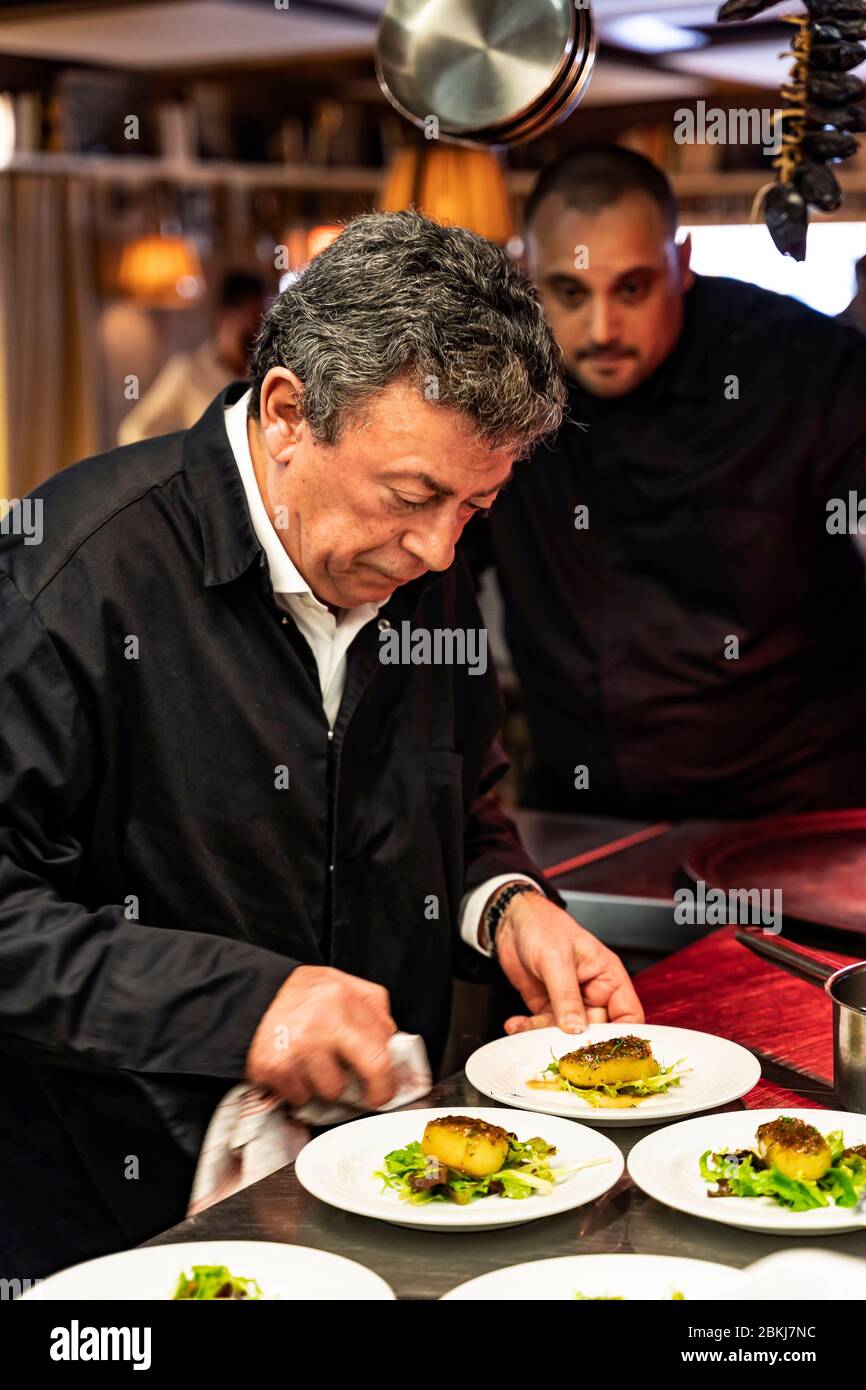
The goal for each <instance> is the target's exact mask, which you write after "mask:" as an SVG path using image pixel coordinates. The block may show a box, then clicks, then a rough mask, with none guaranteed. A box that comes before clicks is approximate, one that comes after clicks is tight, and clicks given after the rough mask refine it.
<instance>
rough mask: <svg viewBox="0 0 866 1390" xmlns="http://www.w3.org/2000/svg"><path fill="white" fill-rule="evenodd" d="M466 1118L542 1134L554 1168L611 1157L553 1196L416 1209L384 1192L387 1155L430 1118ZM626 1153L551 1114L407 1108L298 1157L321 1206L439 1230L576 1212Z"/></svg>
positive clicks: (371, 1119)
mask: <svg viewBox="0 0 866 1390" xmlns="http://www.w3.org/2000/svg"><path fill="white" fill-rule="evenodd" d="M454 1114H459V1115H468V1116H470V1117H471V1118H472V1119H479V1120H486V1121H487V1122H488V1124H492V1125H501V1126H502V1128H503V1129H507V1130H510V1131H511V1132H512V1133H514V1134H516V1135H517V1137H518V1139H520V1140H523V1141H525V1140H527V1139H533V1138H535V1137H536V1136H539V1137H541V1138H542V1139H546V1140H547V1141H548V1142H549V1143H551V1144H555V1145H556V1148H557V1150H558V1153H557V1155H556V1158H555V1159H554V1164H562V1165H568V1164H571V1163H583V1162H587V1161H589V1160H593V1159H605V1160H606V1161H605V1162H604V1163H600V1164H598V1165H597V1166H595V1167H592V1168H587V1169H585V1170H584V1171H583V1172H581V1173H574V1174H573V1175H572V1177H570V1178H567V1179H566V1180H565V1181H564V1182H562V1183H559V1184H557V1186H556V1187H555V1188H554V1190H553V1192H552V1193H551V1194H550V1195H549V1196H547V1197H523V1198H521V1199H520V1200H519V1201H514V1200H512V1199H510V1198H507V1197H479V1198H478V1199H477V1200H476V1201H474V1202H470V1203H469V1204H468V1206H465V1207H459V1206H457V1205H456V1203H454V1202H427V1203H426V1204H425V1205H424V1206H417V1207H416V1206H412V1204H411V1203H410V1202H403V1201H401V1200H400V1198H399V1197H398V1195H397V1193H396V1192H394V1191H393V1190H390V1189H386V1190H385V1191H383V1190H382V1181H381V1179H380V1178H376V1177H374V1176H373V1174H374V1173H375V1172H376V1170H377V1169H381V1168H384V1166H385V1155H386V1154H388V1153H390V1152H391V1150H392V1149H403V1148H405V1147H406V1145H407V1144H411V1142H412V1140H413V1139H417V1140H418V1141H419V1142H420V1140H421V1137H422V1135H423V1133H424V1126H425V1125H426V1124H427V1122H428V1120H435V1119H441V1118H442V1116H444V1115H454ZM624 1166H625V1163H624V1160H623V1156H622V1154H621V1153H620V1151H619V1149H618V1148H617V1147H616V1145H615V1144H613V1143H611V1141H610V1139H607V1138H606V1137H605V1136H604V1135H603V1134H598V1133H596V1131H595V1130H592V1129H586V1128H585V1127H584V1126H583V1125H576V1124H574V1123H573V1121H571V1120H560V1119H556V1118H555V1117H553V1116H548V1117H547V1118H546V1119H545V1121H544V1123H543V1124H540V1123H539V1122H538V1121H537V1120H534V1119H532V1118H530V1116H529V1115H527V1114H526V1113H525V1112H524V1111H521V1110H499V1109H494V1108H493V1107H492V1106H491V1107H488V1108H481V1107H479V1106H469V1107H466V1108H463V1107H458V1108H455V1107H454V1106H451V1107H450V1108H448V1109H444V1108H442V1107H440V1108H438V1109H435V1110H403V1111H395V1112H394V1113H392V1114H386V1115H368V1116H366V1117H365V1118H364V1119H362V1120H352V1121H351V1122H350V1123H349V1124H345V1125H340V1126H339V1127H338V1128H337V1129H330V1130H328V1131H327V1132H326V1133H325V1134H320V1135H319V1136H318V1138H316V1139H313V1140H312V1142H311V1143H309V1144H307V1145H305V1147H304V1148H303V1149H301V1152H300V1153H299V1154H298V1157H297V1159H296V1160H295V1172H296V1174H297V1177H298V1181H299V1182H300V1183H301V1184H302V1186H303V1187H305V1188H306V1189H307V1191H308V1192H311V1193H312V1194H313V1196H314V1197H318V1198H319V1200H320V1201H322V1202H327V1203H328V1204H329V1206H332V1207H338V1208H339V1209H340V1211H352V1212H356V1213H357V1215H359V1216H373V1217H375V1218H377V1219H378V1220H379V1221H391V1222H394V1223H395V1224H396V1225H398V1226H425V1227H428V1228H429V1229H431V1230H436V1231H479V1230H483V1229H484V1228H486V1227H488V1226H516V1225H520V1224H522V1223H523V1222H525V1221H537V1220H538V1219H539V1218H540V1217H542V1216H553V1215H555V1214H556V1213H557V1212H561V1211H571V1209H572V1208H573V1207H580V1206H583V1204H584V1203H585V1202H592V1201H594V1200H595V1198H596V1197H600V1196H601V1194H602V1193H603V1192H606V1191H607V1190H608V1188H609V1187H613V1185H614V1183H615V1182H617V1180H618V1179H619V1178H620V1177H621V1176H622V1171H623V1168H624Z"/></svg>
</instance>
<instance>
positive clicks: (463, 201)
mask: <svg viewBox="0 0 866 1390" xmlns="http://www.w3.org/2000/svg"><path fill="white" fill-rule="evenodd" d="M410 206H412V207H416V208H418V210H419V211H420V212H423V213H426V215H427V216H428V217H433V218H435V220H436V221H437V222H447V223H449V224H450V225H451V226H454V227H466V228H468V230H469V231H471V232H478V234H479V235H480V236H485V237H488V238H489V239H490V240H491V241H496V242H499V243H500V244H504V243H505V242H506V241H508V240H509V238H510V237H512V236H513V235H514V222H513V218H512V214H511V206H510V203H509V198H508V190H507V188H506V186H505V179H504V177H503V173H502V165H501V164H500V162H499V159H498V158H497V156H496V155H495V154H493V153H492V151H490V150H477V149H469V148H465V147H461V146H459V145H443V144H438V143H432V142H431V144H430V147H429V148H428V149H425V148H423V147H419V146H416V145H404V146H403V147H402V148H401V149H399V150H398V151H397V153H396V155H395V156H394V160H393V162H392V164H391V167H390V169H389V171H388V175H387V178H386V180H385V187H384V189H383V191H382V198H381V208H382V210H383V212H397V211H399V210H400V209H402V208H407V207H410Z"/></svg>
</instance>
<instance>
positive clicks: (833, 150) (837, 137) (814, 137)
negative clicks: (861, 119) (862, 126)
mask: <svg viewBox="0 0 866 1390" xmlns="http://www.w3.org/2000/svg"><path fill="white" fill-rule="evenodd" d="M802 148H803V153H804V154H805V155H808V156H809V158H810V159H850V158H851V156H852V154H856V153H857V150H858V149H859V145H858V144H857V141H856V140H855V139H854V136H853V135H846V134H845V133H844V132H843V131H841V130H807V131H806V134H805V135H804V136H803V146H802Z"/></svg>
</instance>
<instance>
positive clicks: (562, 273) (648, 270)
mask: <svg viewBox="0 0 866 1390" xmlns="http://www.w3.org/2000/svg"><path fill="white" fill-rule="evenodd" d="M659 274H661V267H660V266H657V265H631V266H629V267H628V269H627V270H621V271H620V272H619V274H618V275H617V276H616V277H615V279H614V284H617V285H618V284H619V283H620V281H621V280H627V279H628V278H629V276H630V275H659ZM544 279H545V280H546V281H547V283H548V284H549V285H553V284H556V283H562V282H563V281H565V282H567V283H568V284H570V285H580V286H582V285H583V280H582V278H581V277H580V275H577V274H574V273H573V272H571V271H568V270H552V271H551V272H550V274H549V275H547V276H545V277H544Z"/></svg>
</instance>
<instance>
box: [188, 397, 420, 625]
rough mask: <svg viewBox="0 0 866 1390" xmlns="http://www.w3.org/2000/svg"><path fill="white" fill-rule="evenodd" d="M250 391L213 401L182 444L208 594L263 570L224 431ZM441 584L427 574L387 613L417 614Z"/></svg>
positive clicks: (404, 589)
mask: <svg viewBox="0 0 866 1390" xmlns="http://www.w3.org/2000/svg"><path fill="white" fill-rule="evenodd" d="M247 390H249V383H248V382H246V381H233V382H231V383H230V385H228V386H226V387H225V389H224V390H222V391H220V393H219V395H218V396H215V397H214V399H213V400H212V401H211V403H210V405H209V406H208V408H207V410H206V411H205V413H204V415H202V416H201V418H200V419H199V420H197V421H196V423H195V424H194V425H193V426H192V428H191V429H189V430H187V432H186V438H185V439H184V444H183V461H184V470H185V472H186V475H187V478H188V479H189V484H190V487H191V489H192V493H193V497H194V498H195V504H196V511H197V514H198V520H199V525H200V527H201V533H202V539H203V542H204V582H205V586H206V587H207V588H211V587H213V586H214V585H218V584H228V583H230V582H231V581H232V580H233V579H237V578H239V576H240V575H242V574H245V573H246V571H247V570H248V569H249V568H250V565H251V564H252V563H253V561H254V560H258V562H259V564H260V565H261V564H263V563H264V551H263V550H262V546H261V543H260V541H259V539H258V537H257V535H256V533H255V530H254V529H253V523H252V519H251V517H250V511H249V506H248V505H247V498H246V493H245V491H244V485H243V480H242V478H241V475H240V472H239V470H238V466H237V462H236V460H235V456H234V453H233V451H232V447H231V444H230V442H229V437H228V434H227V433H226V427H225V411H226V407H227V406H230V405H234V403H235V401H237V400H240V398H241V396H242V395H244V393H245V392H246V391H247ZM442 579H443V574H441V573H440V574H435V573H433V572H430V573H428V574H423V575H422V576H421V578H420V579H414V580H412V582H411V583H409V584H404V585H401V586H400V588H398V589H395V591H394V593H393V595H392V596H391V598H390V599H389V600H388V602H387V603H386V604H384V605H383V608H384V609H385V611H388V609H389V608H390V605H391V604H392V603H393V602H394V600H395V599H398V597H399V598H400V600H401V603H400V607H401V608H403V609H405V611H414V609H415V608H416V607H417V604H418V603H419V602H420V600H421V598H422V596H423V595H424V594H426V593H427V591H428V589H431V588H433V587H434V585H436V584H439V583H441V582H442Z"/></svg>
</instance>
